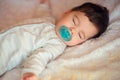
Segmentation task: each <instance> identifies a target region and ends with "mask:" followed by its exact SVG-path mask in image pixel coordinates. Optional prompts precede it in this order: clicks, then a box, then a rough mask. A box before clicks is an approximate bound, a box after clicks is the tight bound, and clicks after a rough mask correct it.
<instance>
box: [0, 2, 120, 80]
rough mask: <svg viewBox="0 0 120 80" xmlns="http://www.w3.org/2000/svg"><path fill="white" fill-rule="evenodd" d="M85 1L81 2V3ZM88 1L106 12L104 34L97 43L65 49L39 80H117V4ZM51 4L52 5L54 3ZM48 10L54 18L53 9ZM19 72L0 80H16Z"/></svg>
mask: <svg viewBox="0 0 120 80" xmlns="http://www.w3.org/2000/svg"><path fill="white" fill-rule="evenodd" d="M56 1H57V0H56ZM62 1H63V0H61V2H62ZM70 1H71V3H70V4H73V3H72V2H73V1H72V0H70ZM74 1H79V0H74ZM85 1H87V0H84V1H83V0H81V3H82V2H85ZM91 1H93V2H94V1H95V2H97V3H100V4H102V5H106V6H107V7H108V8H109V10H110V24H109V27H108V29H107V31H106V32H105V33H104V34H103V35H102V36H101V37H99V38H97V39H92V40H89V41H86V42H85V43H84V44H82V45H78V46H75V47H68V48H67V49H66V50H65V52H64V54H63V55H61V56H59V57H58V58H57V59H55V60H54V61H52V62H50V63H49V64H48V65H47V67H46V69H45V71H44V72H43V73H42V74H41V76H40V78H41V79H42V80H120V13H119V12H120V1H119V0H91ZM51 2H52V4H54V5H55V0H51ZM64 2H65V1H64ZM66 3H69V2H66ZM76 3H77V2H76ZM54 5H53V6H54ZM56 5H57V4H56ZM63 7H64V6H63ZM67 7H68V6H67ZM60 8H62V7H60ZM52 10H53V13H54V14H56V13H55V12H54V10H55V8H52ZM61 13H62V12H61ZM59 15H60V14H59ZM20 71H21V70H20V68H16V69H14V70H12V71H9V72H7V73H6V74H5V75H4V76H3V77H1V79H0V80H8V79H11V80H19V74H20Z"/></svg>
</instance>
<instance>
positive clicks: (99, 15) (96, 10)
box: [72, 2, 109, 38]
mask: <svg viewBox="0 0 120 80" xmlns="http://www.w3.org/2000/svg"><path fill="white" fill-rule="evenodd" d="M72 11H80V12H83V13H85V15H86V16H87V17H88V19H89V20H90V21H91V22H92V23H93V24H94V25H95V26H96V27H97V28H98V30H99V33H98V34H97V35H95V36H94V38H96V37H99V36H100V35H101V34H102V33H103V32H105V30H106V29H107V26H108V24H109V11H108V10H107V8H106V7H103V6H101V5H98V4H94V3H91V2H87V3H84V4H82V5H80V6H77V7H75V8H73V9H72Z"/></svg>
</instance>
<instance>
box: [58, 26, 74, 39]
mask: <svg viewBox="0 0 120 80" xmlns="http://www.w3.org/2000/svg"><path fill="white" fill-rule="evenodd" d="M59 33H60V35H61V37H62V39H63V40H65V41H70V40H71V39H72V34H71V32H70V29H69V28H68V27H66V26H61V27H60V29H59Z"/></svg>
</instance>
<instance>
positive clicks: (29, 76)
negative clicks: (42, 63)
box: [21, 73, 38, 80]
mask: <svg viewBox="0 0 120 80" xmlns="http://www.w3.org/2000/svg"><path fill="white" fill-rule="evenodd" d="M21 80H38V77H37V76H36V75H35V74H34V73H25V74H23V77H22V79H21Z"/></svg>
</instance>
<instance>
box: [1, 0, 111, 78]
mask: <svg viewBox="0 0 120 80" xmlns="http://www.w3.org/2000/svg"><path fill="white" fill-rule="evenodd" d="M108 22H109V13H108V10H107V9H106V8H105V7H103V6H100V5H97V4H94V3H89V2H88V3H84V4H83V5H80V6H77V7H75V8H73V9H71V10H70V11H68V12H66V13H65V14H64V15H63V16H62V17H61V18H60V19H59V21H57V22H56V25H54V24H52V23H49V22H47V23H40V24H29V25H22V26H16V27H14V28H12V29H9V30H8V31H6V32H4V33H1V34H0V75H2V74H4V73H5V72H6V71H8V70H11V69H13V68H14V67H16V66H18V65H20V64H21V67H22V73H21V80H38V77H39V75H40V74H41V73H42V71H43V70H44V69H45V67H46V65H47V63H48V62H50V61H52V60H53V59H55V58H56V57H58V56H59V55H61V54H62V53H63V51H64V49H65V48H66V47H67V46H75V45H78V44H81V43H83V42H85V41H86V40H88V39H91V38H97V37H99V36H100V35H101V34H102V33H103V32H104V31H105V30H106V28H107V26H108ZM22 62H23V63H22Z"/></svg>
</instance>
